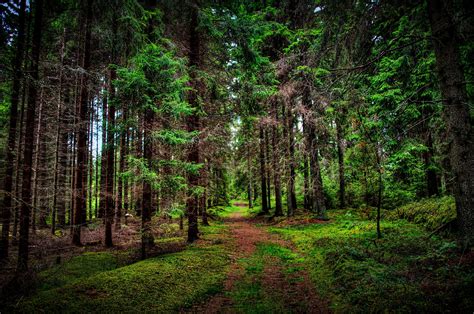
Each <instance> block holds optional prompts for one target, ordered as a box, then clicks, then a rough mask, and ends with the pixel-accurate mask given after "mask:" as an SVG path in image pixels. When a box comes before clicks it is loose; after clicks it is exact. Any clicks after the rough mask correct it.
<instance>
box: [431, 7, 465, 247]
mask: <svg viewBox="0 0 474 314" xmlns="http://www.w3.org/2000/svg"><path fill="white" fill-rule="evenodd" d="M452 7H453V3H452V1H451V0H429V1H428V13H429V18H430V23H431V29H432V33H433V46H434V51H435V55H436V65H437V69H438V75H439V79H440V88H441V95H442V97H443V103H444V105H445V111H444V112H445V119H446V122H447V127H448V132H449V133H448V135H449V140H450V159H451V165H452V168H453V172H454V175H455V188H454V197H455V199H456V211H457V219H458V224H459V227H460V231H461V233H462V235H463V238H464V240H467V243H468V242H469V241H472V240H473V238H474V134H473V128H472V124H471V118H470V113H469V105H468V98H467V92H466V85H465V79H464V73H463V69H462V65H461V60H460V53H459V41H460V40H459V37H458V36H457V30H456V25H455V23H454V21H453V19H452V16H450V13H451V12H452Z"/></svg>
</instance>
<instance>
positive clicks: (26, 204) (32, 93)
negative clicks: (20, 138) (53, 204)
mask: <svg viewBox="0 0 474 314" xmlns="http://www.w3.org/2000/svg"><path fill="white" fill-rule="evenodd" d="M42 21H43V0H37V1H36V3H35V23H34V35H33V42H32V50H31V68H30V70H31V81H30V84H29V85H30V86H29V91H28V107H27V109H26V125H27V126H31V125H33V124H34V122H35V111H36V100H37V99H36V98H37V95H38V90H37V87H38V86H37V85H38V81H39V76H38V67H39V57H40V51H41V35H42ZM33 139H34V128H27V129H26V130H25V143H33ZM23 160H24V161H23V179H22V181H23V182H22V193H21V196H22V203H21V208H20V243H19V245H18V266H17V271H19V272H22V271H25V270H27V269H28V253H29V250H28V245H29V230H30V206H31V169H32V166H33V145H25V147H24V150H23Z"/></svg>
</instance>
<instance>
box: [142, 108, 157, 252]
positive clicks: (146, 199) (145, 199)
mask: <svg viewBox="0 0 474 314" xmlns="http://www.w3.org/2000/svg"><path fill="white" fill-rule="evenodd" d="M144 115H145V117H144V120H145V127H144V139H145V140H144V146H143V158H144V159H145V160H146V162H147V168H148V170H149V171H151V169H152V158H153V146H152V139H151V131H152V130H151V129H152V127H153V120H154V119H153V116H154V112H153V110H151V109H147V110H146V111H145V114H144ZM142 195H143V196H142V210H141V214H142V259H144V258H146V248H147V247H150V246H152V245H153V244H154V243H153V241H154V239H153V234H152V232H151V213H152V196H153V193H152V190H151V183H150V182H147V181H145V182H144V183H143V194H142Z"/></svg>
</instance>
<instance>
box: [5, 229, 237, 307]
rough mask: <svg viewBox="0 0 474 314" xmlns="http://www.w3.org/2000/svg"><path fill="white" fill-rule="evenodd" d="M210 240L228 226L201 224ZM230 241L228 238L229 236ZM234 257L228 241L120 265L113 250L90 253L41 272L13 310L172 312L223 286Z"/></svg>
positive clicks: (204, 233)
mask: <svg viewBox="0 0 474 314" xmlns="http://www.w3.org/2000/svg"><path fill="white" fill-rule="evenodd" d="M201 232H202V237H203V238H204V239H205V240H212V239H215V238H216V237H217V236H220V237H221V238H222V237H224V233H225V226H223V225H219V226H213V227H201ZM223 241H224V240H223ZM229 264H230V260H229V258H228V254H227V247H226V246H225V244H214V243H213V244H211V245H208V244H206V245H190V246H188V247H187V248H186V249H185V250H184V251H182V252H178V253H173V254H167V255H163V256H159V257H155V258H149V259H146V260H144V261H140V262H137V263H134V264H131V265H128V266H122V267H120V266H121V265H120V259H119V258H118V257H117V256H116V255H114V254H112V253H109V252H102V253H86V254H83V255H81V256H78V257H75V258H73V259H71V260H70V261H68V262H66V263H65V264H64V265H61V266H59V267H55V268H52V269H50V270H47V271H45V272H43V273H40V284H39V285H38V289H37V290H36V291H35V293H34V294H33V295H31V296H29V297H26V298H24V299H22V300H21V301H20V302H19V303H18V305H16V306H14V305H12V306H10V308H8V309H7V310H8V311H9V312H53V313H59V312H68V313H78V312H94V313H98V312H109V313H110V312H140V311H145V312H169V311H176V310H178V309H181V308H184V307H187V306H190V305H192V304H194V303H195V302H198V301H200V300H203V299H205V298H206V297H207V296H208V295H210V294H214V293H217V292H219V291H220V290H221V289H222V284H223V282H224V279H225V278H226V272H227V269H228V265H229Z"/></svg>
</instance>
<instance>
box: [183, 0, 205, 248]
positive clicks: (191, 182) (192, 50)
mask: <svg viewBox="0 0 474 314" xmlns="http://www.w3.org/2000/svg"><path fill="white" fill-rule="evenodd" d="M191 10H192V11H191V21H190V23H189V66H190V68H191V84H192V86H193V90H192V91H190V92H189V104H190V105H191V107H192V108H197V107H198V106H199V104H198V91H199V86H198V85H199V83H198V81H197V80H198V78H197V73H196V71H197V69H198V68H199V66H200V48H201V47H200V46H201V43H200V36H199V31H198V29H197V28H198V25H199V22H198V14H199V12H198V10H199V8H198V4H197V3H195V2H193V4H192V6H191ZM187 129H188V131H189V132H195V131H199V129H200V121H199V116H198V115H197V114H196V113H195V112H193V113H192V114H191V115H189V116H188V119H187ZM187 161H188V162H189V163H192V164H198V163H199V139H198V138H195V140H194V141H192V143H191V144H190V147H189V151H188V157H187ZM198 185H199V174H197V173H189V174H188V188H189V193H188V197H187V199H186V211H187V215H188V242H194V241H195V240H197V239H198V238H199V237H198V234H199V230H198V220H197V210H198V197H197V196H196V195H194V193H193V189H195V188H196V187H197V186H198Z"/></svg>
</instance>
